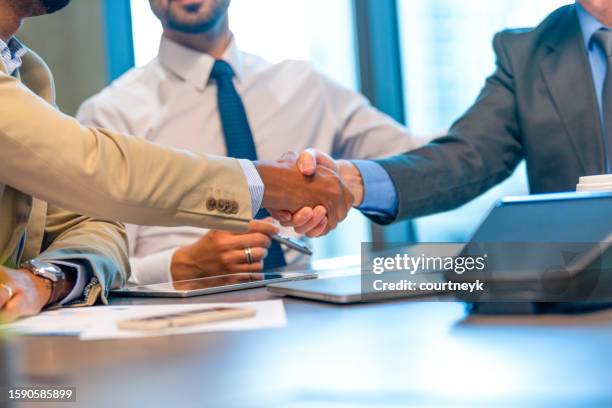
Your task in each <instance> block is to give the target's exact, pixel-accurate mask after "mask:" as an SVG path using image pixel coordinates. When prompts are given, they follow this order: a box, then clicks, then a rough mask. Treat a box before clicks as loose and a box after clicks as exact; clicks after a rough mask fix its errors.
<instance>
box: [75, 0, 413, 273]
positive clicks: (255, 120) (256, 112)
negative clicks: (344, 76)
mask: <svg viewBox="0 0 612 408" xmlns="http://www.w3.org/2000/svg"><path fill="white" fill-rule="evenodd" d="M150 4H151V7H152V9H153V12H154V13H155V14H156V16H157V17H158V18H159V19H160V20H161V23H162V25H163V29H164V34H163V37H162V40H161V46H160V50H159V55H158V57H157V58H156V59H154V60H153V61H152V62H150V63H149V64H148V65H146V66H144V67H142V68H137V69H134V70H132V71H130V72H128V73H127V74H125V75H124V76H123V77H122V78H120V79H119V80H117V81H116V82H114V83H113V84H112V85H111V86H110V87H108V88H107V89H105V90H103V91H102V92H101V93H100V94H98V95H96V96H94V97H93V98H92V99H90V100H88V101H87V102H85V104H84V105H83V106H82V107H81V109H80V111H79V113H78V118H79V119H80V120H81V121H82V122H83V123H86V124H89V125H93V126H101V127H106V128H109V129H113V130H116V131H120V132H126V133H132V134H136V135H144V136H145V137H146V139H147V140H151V141H155V142H160V143H164V144H169V145H172V146H176V147H180V148H185V149H189V150H191V151H194V152H198V153H210V154H217V155H228V156H231V157H240V158H247V159H251V160H254V159H256V158H259V159H275V158H277V157H279V156H280V155H281V154H283V153H284V152H286V151H290V150H302V149H305V148H307V147H309V146H315V147H317V148H319V149H321V150H323V151H325V152H328V153H330V154H332V155H333V156H334V157H339V158H342V157H347V158H375V157H383V156H386V155H390V154H396V153H400V152H403V151H406V150H407V149H410V148H412V147H415V146H416V143H417V142H416V141H415V139H414V138H411V137H410V135H409V134H408V132H407V130H406V129H405V128H404V127H402V126H400V125H399V124H397V123H396V122H394V121H393V120H392V119H390V118H389V117H387V116H386V115H384V114H382V113H380V112H378V111H376V110H375V109H374V108H372V107H371V106H370V105H369V103H368V102H367V100H366V99H365V98H364V97H363V96H361V95H359V94H357V93H355V92H353V91H350V90H348V89H345V88H343V87H341V86H339V85H337V84H335V83H334V82H332V81H330V80H329V79H328V78H326V77H325V76H323V75H321V74H319V73H318V72H317V71H315V70H314V69H313V68H312V67H311V66H310V65H309V64H308V63H305V62H297V61H287V62H283V63H280V64H270V63H268V62H266V61H264V60H263V59H262V58H260V57H258V56H256V55H250V54H247V53H244V52H242V51H240V49H239V48H238V46H237V43H236V39H235V38H234V37H233V35H232V33H231V31H230V29H229V23H228V6H229V0H200V1H191V2H189V4H187V5H186V4H184V3H183V2H179V1H170V2H168V1H160V0H150ZM364 171H367V166H366V167H365V169H364ZM262 218H263V217H262ZM315 226H316V225H315ZM300 227H302V228H299V227H298V230H300V231H304V232H305V231H307V230H308V229H310V227H309V226H300ZM127 228H128V235H129V241H130V255H131V259H130V262H131V265H132V278H133V281H134V282H137V283H141V284H142V283H156V282H162V281H168V280H170V279H174V280H181V279H189V278H194V277H199V276H205V275H213V274H218V273H220V272H249V271H260V270H261V269H262V268H264V266H263V265H262V262H260V261H261V260H263V259H264V258H265V268H266V269H270V268H275V267H280V266H284V265H285V264H286V263H296V262H299V261H300V258H299V257H298V254H297V253H296V252H294V251H285V252H283V251H282V250H281V248H280V247H279V245H278V243H276V242H272V241H270V238H269V236H270V235H271V234H274V233H275V232H277V231H278V229H277V227H276V226H274V225H272V224H270V223H269V222H268V221H267V220H260V221H253V222H251V228H250V231H249V232H248V233H247V234H243V235H235V234H230V233H226V232H221V231H216V230H212V231H207V230H203V229H199V228H188V227H185V228H172V229H170V228H162V227H143V226H140V227H138V226H135V225H128V227H127ZM317 232H318V231H316V230H315V231H314V235H316V234H317ZM310 235H313V233H312V232H311V233H310ZM246 248H250V249H251V253H252V260H253V263H249V257H248V256H246V255H245V249H246Z"/></svg>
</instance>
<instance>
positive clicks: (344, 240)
mask: <svg viewBox="0 0 612 408" xmlns="http://www.w3.org/2000/svg"><path fill="white" fill-rule="evenodd" d="M131 7H132V26H133V36H134V52H135V60H136V65H137V66H139V65H143V64H145V63H147V62H148V61H149V60H151V59H152V58H154V57H155V56H156V55H157V50H158V45H159V37H160V35H161V26H160V24H159V22H158V21H157V19H156V18H155V16H154V15H153V13H152V12H151V10H150V8H149V4H148V2H146V1H143V0H131ZM352 17H353V13H352V1H351V0H333V1H330V0H257V1H253V0H233V1H232V3H231V6H230V25H231V28H232V31H233V32H234V34H235V35H236V40H237V42H238V44H239V46H240V48H241V49H242V50H244V51H246V52H250V53H253V54H257V55H260V56H262V57H264V58H266V59H267V60H269V61H271V62H278V61H281V60H285V59H301V60H309V61H311V62H312V63H313V64H314V65H315V66H316V67H317V68H318V69H319V70H321V71H322V72H324V73H325V74H327V75H328V76H330V77H331V78H333V79H335V80H336V81H338V82H339V83H341V84H343V85H345V86H347V87H349V88H351V89H356V88H357V74H356V64H355V61H356V57H355V47H354V41H353V38H354V35H353V33H354V29H353V18H352ZM368 240H370V233H369V224H368V223H367V221H366V219H365V218H364V217H363V216H362V215H361V214H359V213H357V212H356V211H352V212H351V214H350V216H349V219H348V220H347V221H346V222H345V223H343V224H342V225H341V226H340V227H339V228H338V229H337V230H336V231H334V232H332V234H330V235H329V236H328V237H325V238H322V239H318V240H314V241H313V246H314V247H315V248H314V249H315V257H316V258H325V257H330V256H340V255H348V254H357V253H359V251H360V244H361V241H368Z"/></svg>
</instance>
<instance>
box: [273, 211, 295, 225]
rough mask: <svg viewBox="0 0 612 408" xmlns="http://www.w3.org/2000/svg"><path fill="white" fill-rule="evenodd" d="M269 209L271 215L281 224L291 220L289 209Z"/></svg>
mask: <svg viewBox="0 0 612 408" xmlns="http://www.w3.org/2000/svg"><path fill="white" fill-rule="evenodd" d="M269 211H270V214H271V215H272V217H274V218H275V219H277V220H278V221H280V223H281V225H283V223H290V222H291V213H290V212H289V211H282V210H269Z"/></svg>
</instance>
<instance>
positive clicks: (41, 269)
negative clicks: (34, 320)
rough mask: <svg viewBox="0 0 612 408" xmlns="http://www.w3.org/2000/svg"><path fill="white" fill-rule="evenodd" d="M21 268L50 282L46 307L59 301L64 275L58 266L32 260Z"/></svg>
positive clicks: (64, 282) (64, 279)
mask: <svg viewBox="0 0 612 408" xmlns="http://www.w3.org/2000/svg"><path fill="white" fill-rule="evenodd" d="M21 267H22V268H24V269H27V270H29V271H30V272H32V273H33V274H34V275H35V276H39V277H41V278H44V279H47V280H48V281H50V282H51V288H52V289H51V297H50V299H49V302H47V306H48V305H54V304H56V303H58V302H59V301H60V300H61V299H60V297H61V295H62V288H63V287H64V285H65V284H66V274H65V273H64V271H62V270H61V268H60V267H59V266H57V265H53V264H51V263H47V262H41V261H37V260H36V259H32V260H29V261H27V262H24V263H23V264H22V265H21Z"/></svg>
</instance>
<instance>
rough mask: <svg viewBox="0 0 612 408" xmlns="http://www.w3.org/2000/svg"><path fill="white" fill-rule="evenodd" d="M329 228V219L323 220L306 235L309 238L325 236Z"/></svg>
mask: <svg viewBox="0 0 612 408" xmlns="http://www.w3.org/2000/svg"><path fill="white" fill-rule="evenodd" d="M326 228H327V217H325V218H323V220H321V222H320V223H319V225H318V226H317V227H315V228H313V229H312V230H310V231H308V232H307V233H306V236H307V237H308V238H316V237H320V236H321V235H323V233H324V232H325V230H326Z"/></svg>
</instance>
